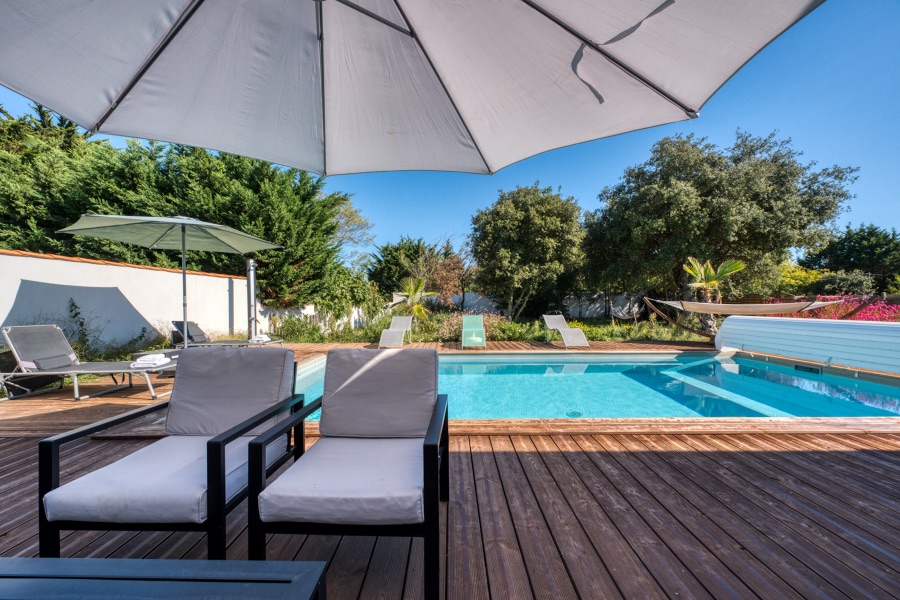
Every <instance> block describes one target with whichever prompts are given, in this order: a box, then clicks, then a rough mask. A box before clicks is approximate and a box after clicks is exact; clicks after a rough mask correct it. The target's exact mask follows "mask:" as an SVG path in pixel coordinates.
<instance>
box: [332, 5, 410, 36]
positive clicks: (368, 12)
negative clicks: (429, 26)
mask: <svg viewBox="0 0 900 600" xmlns="http://www.w3.org/2000/svg"><path fill="white" fill-rule="evenodd" d="M337 1H338V2H340V3H341V4H343V5H344V6H346V7H348V8H352V9H353V10H355V11H356V12H359V13H362V14H364V15H366V16H367V17H369V18H370V19H375V20H376V21H378V22H379V23H382V24H384V25H387V26H388V27H390V28H392V29H396V30H397V31H399V32H400V33H404V34H406V35H408V36H409V37H415V36H414V35H413V32H412V31H407V30H406V29H403V28H402V27H400V26H399V25H397V24H396V23H391V22H390V21H388V20H387V19H385V18H384V17H382V16H379V15H376V14H375V13H373V12H372V11H371V10H366V9H365V8H363V7H362V6H359V5H357V4H354V3H353V2H350V0H337Z"/></svg>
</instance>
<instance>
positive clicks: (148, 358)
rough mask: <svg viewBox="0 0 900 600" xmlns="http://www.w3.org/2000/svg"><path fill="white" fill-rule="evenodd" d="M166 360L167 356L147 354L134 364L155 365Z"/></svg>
mask: <svg viewBox="0 0 900 600" xmlns="http://www.w3.org/2000/svg"><path fill="white" fill-rule="evenodd" d="M164 358H166V355H165V354H145V355H144V356H139V357H138V358H137V360H135V361H134V362H139V363H154V364H155V363H157V362H159V361H161V360H162V359H164Z"/></svg>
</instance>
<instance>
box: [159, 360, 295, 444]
mask: <svg viewBox="0 0 900 600" xmlns="http://www.w3.org/2000/svg"><path fill="white" fill-rule="evenodd" d="M293 389H294V353H293V352H292V351H290V350H285V349H283V348H188V349H186V350H185V351H184V352H182V353H181V354H180V355H179V357H178V366H177V367H176V369H175V384H174V386H173V387H172V397H171V400H170V401H169V414H168V416H167V418H166V433H173V434H180V435H208V436H215V435H219V434H220V433H222V432H224V431H227V430H228V429H230V428H231V427H234V426H235V425H237V424H238V423H241V422H243V421H245V420H247V419H249V418H250V417H252V416H253V415H255V414H257V413H260V412H262V411H263V410H265V409H266V408H269V407H271V406H274V405H275V404H277V403H278V402H281V401H283V400H287V399H288V398H290V397H291V394H292V393H293ZM282 418H283V417H282ZM276 420H277V419H276ZM273 422H274V421H268V422H266V423H263V424H262V425H260V426H259V427H257V428H256V429H254V430H252V431H251V432H249V433H250V434H259V433H262V432H263V431H265V430H266V429H267V428H269V427H271V425H272V423H273Z"/></svg>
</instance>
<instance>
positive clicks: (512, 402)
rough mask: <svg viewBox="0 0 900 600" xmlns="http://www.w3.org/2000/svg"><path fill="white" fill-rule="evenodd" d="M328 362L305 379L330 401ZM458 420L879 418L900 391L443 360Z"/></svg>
mask: <svg viewBox="0 0 900 600" xmlns="http://www.w3.org/2000/svg"><path fill="white" fill-rule="evenodd" d="M324 369H325V363H324V361H319V362H318V363H316V364H313V365H308V366H305V367H304V368H303V369H301V370H300V372H299V373H298V378H297V388H296V389H297V391H298V392H302V393H305V394H307V398H318V397H319V396H321V395H322V388H323V382H322V377H323V374H324ZM438 388H439V390H440V392H441V393H443V394H448V396H449V400H450V403H449V404H450V418H451V419H523V418H525V419H559V418H563V419H564V418H662V417H863V416H865V417H873V416H898V415H900V388H897V387H891V386H888V385H883V384H878V383H873V382H869V381H862V380H857V379H851V378H846V377H838V376H834V375H821V374H814V373H805V372H800V371H797V370H795V369H794V368H793V367H787V366H781V365H776V364H771V363H764V362H760V361H756V360H749V359H742V358H724V357H713V356H710V355H708V354H696V355H684V354H682V355H668V354H666V355H647V354H643V355H591V356H584V355H580V356H579V355H571V356H559V355H546V354H545V355H532V356H522V355H481V356H458V355H443V356H441V358H440V368H439V380H438Z"/></svg>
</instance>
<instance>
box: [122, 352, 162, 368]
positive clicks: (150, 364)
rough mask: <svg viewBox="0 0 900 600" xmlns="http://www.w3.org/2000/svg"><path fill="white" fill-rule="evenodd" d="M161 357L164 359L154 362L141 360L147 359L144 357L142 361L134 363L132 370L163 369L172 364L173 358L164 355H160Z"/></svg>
mask: <svg viewBox="0 0 900 600" xmlns="http://www.w3.org/2000/svg"><path fill="white" fill-rule="evenodd" d="M159 356H161V357H162V358H158V359H156V360H155V361H152V362H151V361H147V360H141V359H143V358H146V357H144V356H142V357H141V359H138V360H136V361H134V362H133V363H131V368H132V369H154V368H157V367H161V366H163V365H167V364H169V363H170V362H172V359H171V358H168V357H166V356H165V355H163V354H160V355H159Z"/></svg>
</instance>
